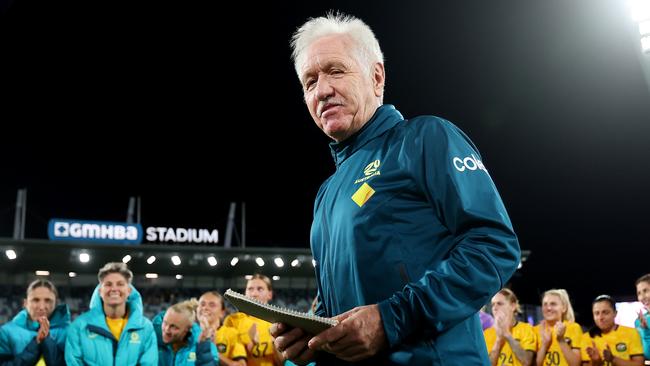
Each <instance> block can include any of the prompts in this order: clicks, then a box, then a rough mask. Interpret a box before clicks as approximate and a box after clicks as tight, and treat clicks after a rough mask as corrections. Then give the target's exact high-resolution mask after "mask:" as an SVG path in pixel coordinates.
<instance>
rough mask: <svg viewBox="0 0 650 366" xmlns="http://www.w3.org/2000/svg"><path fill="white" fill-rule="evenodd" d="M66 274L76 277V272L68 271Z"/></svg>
mask: <svg viewBox="0 0 650 366" xmlns="http://www.w3.org/2000/svg"><path fill="white" fill-rule="evenodd" d="M68 276H69V277H70V278H74V277H77V272H68Z"/></svg>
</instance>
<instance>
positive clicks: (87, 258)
mask: <svg viewBox="0 0 650 366" xmlns="http://www.w3.org/2000/svg"><path fill="white" fill-rule="evenodd" d="M79 262H81V263H88V262H90V254H88V253H81V254H79Z"/></svg>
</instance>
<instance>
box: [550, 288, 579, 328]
mask: <svg viewBox="0 0 650 366" xmlns="http://www.w3.org/2000/svg"><path fill="white" fill-rule="evenodd" d="M549 295H554V296H557V297H558V298H559V299H560V301H561V302H562V304H563V305H564V307H565V308H566V311H565V312H563V313H562V319H561V320H562V321H565V320H566V321H570V322H575V321H576V316H575V314H574V313H573V306H571V300H570V299H569V293H568V292H567V291H566V290H565V289H563V288H554V289H550V290H548V291H546V292H544V295H543V296H542V302H543V301H544V298H545V297H546V296H549Z"/></svg>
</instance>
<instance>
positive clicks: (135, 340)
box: [129, 332, 140, 343]
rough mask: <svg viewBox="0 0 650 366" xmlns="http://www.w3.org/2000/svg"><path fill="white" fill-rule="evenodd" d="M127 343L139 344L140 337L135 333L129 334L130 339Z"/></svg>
mask: <svg viewBox="0 0 650 366" xmlns="http://www.w3.org/2000/svg"><path fill="white" fill-rule="evenodd" d="M129 343H140V335H139V334H138V333H137V332H133V333H131V339H129Z"/></svg>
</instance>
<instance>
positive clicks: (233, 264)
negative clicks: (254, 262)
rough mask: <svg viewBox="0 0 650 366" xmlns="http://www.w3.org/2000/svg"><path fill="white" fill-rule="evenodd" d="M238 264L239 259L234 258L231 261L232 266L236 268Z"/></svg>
mask: <svg viewBox="0 0 650 366" xmlns="http://www.w3.org/2000/svg"><path fill="white" fill-rule="evenodd" d="M238 262H239V258H237V257H232V259H231V260H230V265H231V266H233V267H234V266H235V265H236V264H237V263H238Z"/></svg>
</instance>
